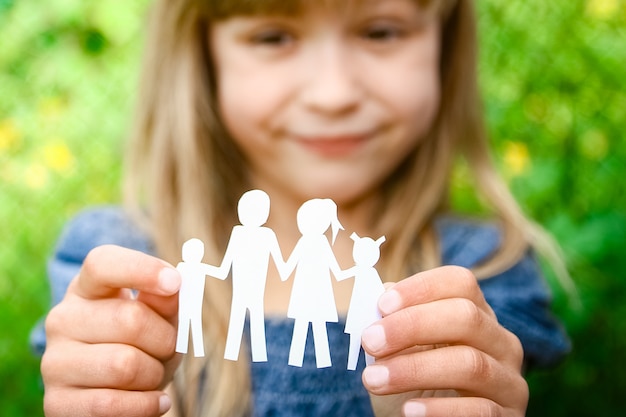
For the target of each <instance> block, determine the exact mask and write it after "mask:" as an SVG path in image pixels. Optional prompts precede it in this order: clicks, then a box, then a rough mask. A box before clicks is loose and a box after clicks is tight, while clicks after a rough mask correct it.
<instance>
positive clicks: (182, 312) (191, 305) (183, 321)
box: [176, 238, 218, 356]
mask: <svg viewBox="0 0 626 417" xmlns="http://www.w3.org/2000/svg"><path fill="white" fill-rule="evenodd" d="M182 257H183V261H182V262H180V263H179V264H178V265H177V266H176V269H177V270H178V272H180V276H181V280H182V283H181V286H180V291H179V292H178V336H177V338H176V352H179V353H187V347H188V344H189V330H191V338H192V341H193V353H194V356H204V342H203V339H202V299H203V297H204V283H205V280H206V276H207V275H215V274H216V273H217V272H218V271H217V268H215V267H214V266H211V265H207V264H204V263H202V258H203V257H204V243H202V241H201V240H199V239H195V238H194V239H189V240H188V241H186V242H185V243H184V244H183V249H182Z"/></svg>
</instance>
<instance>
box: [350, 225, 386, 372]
mask: <svg viewBox="0 0 626 417" xmlns="http://www.w3.org/2000/svg"><path fill="white" fill-rule="evenodd" d="M350 238H351V239H352V240H354V248H353V249H352V257H353V258H354V262H355V264H356V265H355V266H353V267H352V268H350V269H347V270H345V271H343V273H342V274H341V275H342V276H341V277H339V278H338V280H340V281H341V280H343V279H345V278H347V277H351V276H354V287H353V289H352V298H351V299H350V306H349V307H348V316H347V317H346V328H345V333H348V334H350V349H349V352H348V370H351V371H354V370H355V369H356V365H357V362H358V360H359V352H360V351H361V334H362V333H363V330H365V328H366V327H368V326H369V325H370V324H372V323H374V322H375V321H377V320H380V319H381V315H380V311H378V299H379V298H380V296H381V295H382V294H383V292H385V287H384V286H383V283H382V281H381V279H380V275H379V274H378V271H377V270H376V268H374V265H376V262H378V259H380V245H382V244H383V242H384V241H385V236H381V237H380V238H378V240H376V241H374V240H373V239H371V238H369V237H363V238H360V237H359V236H358V235H357V234H356V233H352V235H351V236H350ZM373 362H374V358H373V357H372V356H370V355H368V354H367V353H366V354H365V363H366V364H368V365H370V364H371V363H373Z"/></svg>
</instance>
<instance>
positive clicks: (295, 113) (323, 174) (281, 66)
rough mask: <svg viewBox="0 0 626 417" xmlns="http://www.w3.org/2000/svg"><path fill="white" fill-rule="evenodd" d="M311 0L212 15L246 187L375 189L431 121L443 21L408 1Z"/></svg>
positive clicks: (342, 195)
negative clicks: (279, 10)
mask: <svg viewBox="0 0 626 417" xmlns="http://www.w3.org/2000/svg"><path fill="white" fill-rule="evenodd" d="M311 3H312V4H313V5H311V6H309V7H308V8H306V9H305V10H303V12H302V13H300V14H296V15H293V16H291V15H289V16H282V15H277V16H274V15H268V16H265V15H263V16H235V17H232V18H228V19H225V20H221V21H218V22H216V23H215V24H214V25H213V26H212V29H211V34H210V38H211V49H212V53H213V59H214V64H215V71H216V79H217V99H218V103H219V111H220V114H221V117H222V120H223V123H224V125H225V126H226V128H227V130H228V131H229V133H230V134H231V136H232V138H233V139H234V141H235V142H236V143H237V145H238V146H239V148H240V149H241V150H242V152H243V154H244V155H245V157H246V159H247V161H248V163H249V167H248V168H249V170H250V174H251V178H252V181H253V184H252V185H253V186H255V187H258V188H262V189H264V190H266V191H268V192H270V194H272V193H282V194H283V195H286V196H288V197H293V198H294V199H296V200H300V201H301V200H305V199H309V198H313V197H330V198H332V199H334V200H335V201H336V202H337V203H338V204H349V203H352V202H355V201H357V200H359V199H361V198H364V197H367V196H369V195H375V194H376V190H377V189H378V187H379V186H380V184H381V183H382V181H384V180H385V179H386V178H387V177H388V176H389V175H390V173H391V172H392V171H393V170H394V169H395V168H397V166H398V165H399V164H400V163H401V162H402V161H403V159H404V157H405V156H406V155H407V154H408V153H409V152H410V151H411V150H412V149H413V148H414V147H415V146H416V144H417V143H418V142H419V141H420V139H421V138H422V137H423V136H424V134H425V133H426V132H427V131H428V129H429V128H430V125H431V123H432V121H433V119H434V117H435V115H436V112H437V108H438V105H439V95H440V91H439V79H438V65H439V22H438V21H437V19H436V18H435V17H433V16H432V15H429V14H427V13H426V12H425V11H424V10H421V9H420V8H419V7H418V6H416V5H415V4H414V3H413V2H412V1H411V0H385V1H373V0H364V1H360V2H356V3H357V4H356V5H354V7H350V8H346V9H340V8H333V7H328V6H321V5H315V3H314V2H311ZM322 4H323V3H322Z"/></svg>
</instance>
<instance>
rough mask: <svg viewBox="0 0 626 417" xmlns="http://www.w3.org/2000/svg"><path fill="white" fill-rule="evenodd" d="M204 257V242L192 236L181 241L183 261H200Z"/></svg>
mask: <svg viewBox="0 0 626 417" xmlns="http://www.w3.org/2000/svg"><path fill="white" fill-rule="evenodd" d="M203 257H204V243H203V242H202V241H201V240H200V239H196V238H192V239H189V240H188V241H186V242H185V243H183V261H185V262H194V263H196V262H202V258H203Z"/></svg>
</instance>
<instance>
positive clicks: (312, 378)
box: [31, 207, 570, 417]
mask: <svg viewBox="0 0 626 417" xmlns="http://www.w3.org/2000/svg"><path fill="white" fill-rule="evenodd" d="M437 228H438V232H439V234H440V238H441V249H442V256H443V261H444V264H450V265H459V266H464V267H472V266H473V265H476V264H477V263H479V262H480V261H481V260H483V259H485V258H486V257H487V256H489V254H491V253H492V252H493V250H494V249H495V248H496V247H497V246H498V245H499V242H500V233H499V231H498V229H497V228H496V227H495V226H493V225H489V224H483V223H480V224H478V223H474V222H469V221H464V220H459V219H456V218H443V219H441V220H440V221H439V222H438V223H437ZM108 243H110V244H116V245H120V246H124V247H128V248H132V249H136V250H140V251H143V252H146V253H152V252H153V248H152V244H151V242H150V240H149V239H148V238H147V237H145V235H144V234H143V233H142V232H141V231H140V230H139V229H138V228H137V227H136V226H135V225H133V224H132V222H131V221H130V220H129V219H128V217H127V216H126V215H125V214H124V212H123V211H122V210H121V209H120V208H117V207H99V208H95V209H91V210H87V211H85V212H83V213H81V214H80V215H78V216H77V217H75V218H74V219H73V220H72V221H71V222H70V223H69V224H68V226H67V227H66V228H65V230H64V232H63V234H62V236H61V238H60V240H59V243H58V245H57V247H56V250H55V253H54V255H53V256H52V258H51V259H50V261H49V263H48V274H49V279H50V286H51V293H52V304H53V305H55V304H57V303H58V302H59V301H61V299H62V298H63V295H64V293H65V290H66V288H67V285H68V283H69V281H70V280H71V279H72V278H73V277H74V276H75V275H76V273H77V272H78V270H79V269H80V266H81V264H82V262H83V260H84V258H85V256H86V255H87V253H88V252H89V251H90V250H91V249H92V248H94V247H96V246H99V245H103V244H108ZM480 287H481V289H482V291H483V293H484V295H485V298H486V299H487V301H488V303H489V304H490V305H491V307H492V308H493V310H494V311H495V313H496V316H497V317H498V321H499V322H500V323H501V324H502V326H504V327H505V328H507V329H509V330H510V331H512V332H513V333H514V334H516V335H517V337H518V338H519V339H520V340H521V342H522V345H523V347H524V352H525V361H526V363H527V364H529V365H537V366H549V365H552V364H554V363H556V362H558V361H559V360H560V359H561V358H562V357H563V356H564V355H565V354H566V353H567V352H568V351H569V349H570V345H569V341H568V339H567V337H566V335H565V334H564V332H563V329H562V327H561V326H560V325H559V323H558V322H557V321H556V320H555V319H554V317H552V315H551V314H550V312H549V304H550V294H549V291H548V288H547V286H546V284H545V282H544V280H543V278H542V275H541V272H540V270H539V267H538V264H537V262H536V260H535V258H534V257H533V256H532V254H530V253H529V254H528V255H527V256H525V257H524V258H523V259H522V260H521V261H520V262H518V263H517V264H516V265H515V266H513V267H512V268H511V269H509V270H508V271H506V272H504V273H502V274H499V275H497V276H494V277H493V278H489V279H487V280H483V281H481V282H480ZM344 324H345V318H341V319H340V322H339V323H328V326H327V327H328V337H329V343H330V349H331V357H332V361H333V366H332V367H331V368H325V369H317V367H316V365H315V354H314V346H313V342H312V340H311V339H312V338H311V337H309V338H308V340H307V345H306V350H305V357H304V364H303V366H302V368H297V367H292V366H288V365H287V362H288V355H289V346H290V344H291V334H292V330H293V321H292V320H290V319H287V318H282V317H268V318H266V337H267V352H268V362H264V363H259V362H257V363H252V365H251V375H252V390H253V396H254V415H255V416H277V417H278V416H297V415H303V416H304V415H306V416H326V415H342V416H370V415H372V410H371V406H370V402H369V397H368V394H367V392H366V391H365V389H364V387H363V385H362V383H361V373H362V371H363V366H364V364H363V363H364V360H363V354H362V353H361V358H360V360H359V366H358V368H357V370H356V371H347V370H346V362H347V356H348V343H349V335H347V334H345V333H344V332H343V326H344ZM31 343H32V345H33V348H34V349H35V351H37V352H39V353H41V352H43V350H44V349H45V333H44V330H43V326H42V325H41V323H40V324H38V325H37V326H36V327H35V329H33V332H32V333H31Z"/></svg>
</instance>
